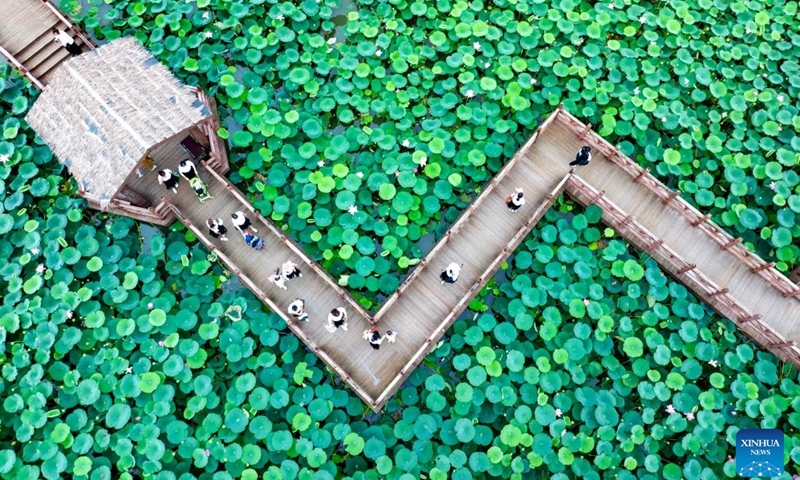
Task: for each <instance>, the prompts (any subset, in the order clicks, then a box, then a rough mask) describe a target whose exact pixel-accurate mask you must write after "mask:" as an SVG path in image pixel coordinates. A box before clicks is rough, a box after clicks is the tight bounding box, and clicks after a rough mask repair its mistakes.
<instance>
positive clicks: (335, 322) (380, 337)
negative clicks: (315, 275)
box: [276, 272, 397, 350]
mask: <svg viewBox="0 0 800 480" xmlns="http://www.w3.org/2000/svg"><path fill="white" fill-rule="evenodd" d="M276 274H277V272H276ZM286 311H287V312H288V313H289V315H291V316H292V317H293V318H294V319H295V320H297V321H298V322H307V321H308V320H309V317H308V312H306V301H305V300H303V299H302V298H295V299H294V300H292V302H291V303H290V304H289V307H288V308H287V309H286ZM325 330H327V331H329V332H330V333H334V332H336V331H337V330H342V331H344V332H346V331H347V311H346V310H345V309H344V307H337V308H334V309H333V310H331V311H330V312H329V313H328V321H327V323H326V324H325ZM363 337H364V340H366V341H367V342H368V343H369V345H370V346H371V347H372V348H373V349H375V350H379V349H380V348H381V344H382V343H383V342H384V341H387V342H389V343H394V342H395V341H396V340H397V333H396V332H394V331H392V330H387V331H386V333H385V334H381V332H380V330H378V327H373V328H371V329H369V330H365V331H364V334H363Z"/></svg>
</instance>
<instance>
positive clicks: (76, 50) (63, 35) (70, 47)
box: [51, 28, 83, 57]
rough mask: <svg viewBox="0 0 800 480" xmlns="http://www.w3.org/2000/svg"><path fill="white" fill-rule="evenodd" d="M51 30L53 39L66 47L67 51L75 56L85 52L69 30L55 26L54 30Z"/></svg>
mask: <svg viewBox="0 0 800 480" xmlns="http://www.w3.org/2000/svg"><path fill="white" fill-rule="evenodd" d="M51 32H52V33H53V41H54V42H58V43H60V44H61V46H62V47H64V48H66V49H67V51H68V52H69V53H70V55H72V56H73V57H75V56H78V55H80V54H81V53H83V52H82V51H81V46H80V45H78V44H77V43H75V40H74V39H73V38H72V37H70V36H69V34H68V33H67V32H65V31H63V30H59V29H57V28H54V29H53V30H51Z"/></svg>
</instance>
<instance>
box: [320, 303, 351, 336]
mask: <svg viewBox="0 0 800 480" xmlns="http://www.w3.org/2000/svg"><path fill="white" fill-rule="evenodd" d="M338 328H341V329H342V330H344V331H345V332H346V331H347V312H346V311H345V310H344V307H338V308H334V309H333V310H331V313H329V314H328V324H327V325H325V329H326V330H328V331H329V332H331V333H333V332H335V331H336V329H338Z"/></svg>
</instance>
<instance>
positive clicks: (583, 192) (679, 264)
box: [566, 175, 800, 364]
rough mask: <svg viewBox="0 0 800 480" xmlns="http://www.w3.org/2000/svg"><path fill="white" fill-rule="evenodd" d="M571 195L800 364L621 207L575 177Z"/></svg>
mask: <svg viewBox="0 0 800 480" xmlns="http://www.w3.org/2000/svg"><path fill="white" fill-rule="evenodd" d="M566 191H567V193H568V194H569V195H570V196H571V197H573V198H575V199H576V200H577V201H578V202H579V203H581V204H583V205H591V204H594V205H597V206H599V207H600V208H601V209H602V210H603V220H604V221H605V223H606V224H608V225H609V226H611V227H612V228H614V229H615V230H616V231H617V232H619V233H620V234H621V235H622V236H623V237H625V238H626V239H627V240H628V241H630V242H631V243H633V244H634V245H636V246H637V247H638V248H640V249H641V250H643V251H645V252H647V253H648V254H649V255H651V256H653V257H654V258H656V259H657V260H659V264H661V265H662V266H664V268H666V269H667V270H669V271H670V272H671V273H672V274H673V275H674V276H675V277H676V278H678V279H679V280H681V281H684V282H687V283H690V284H692V285H694V286H695V287H694V288H692V290H694V292H695V293H697V294H698V295H699V296H700V297H701V298H702V299H703V301H705V302H706V303H708V304H709V305H711V306H712V307H713V308H714V309H716V310H717V311H718V312H720V313H721V314H722V315H724V316H726V317H728V318H730V319H731V320H732V321H733V322H734V323H736V324H737V326H738V327H739V328H741V329H742V330H743V331H745V332H746V333H748V334H750V335H751V336H752V337H753V338H754V339H756V341H757V342H758V343H760V344H762V345H763V346H764V347H766V348H767V349H769V350H771V351H772V352H773V353H775V354H776V355H778V356H779V357H781V358H782V359H783V360H786V361H791V362H793V363H795V364H797V363H798V362H800V349H798V348H797V346H796V345H795V343H794V342H792V341H788V340H787V339H786V338H785V337H783V336H782V335H781V334H779V333H778V332H777V331H775V330H774V329H773V328H772V327H770V326H769V325H768V324H766V323H764V322H763V321H761V320H762V316H761V315H756V314H754V313H753V312H751V311H749V310H748V309H747V308H746V307H744V306H743V305H742V304H741V303H739V302H738V301H737V300H736V299H735V298H734V297H733V296H732V295H731V294H730V293H729V292H728V289H727V288H721V287H720V286H719V285H717V284H715V283H714V282H713V281H712V280H711V279H709V278H708V277H707V276H705V275H704V274H703V273H702V272H700V270H699V269H697V266H696V265H694V264H690V263H689V262H687V261H686V260H685V259H684V258H682V257H681V256H680V255H678V254H677V253H676V252H675V251H674V250H672V249H671V248H669V246H668V245H666V244H665V243H664V242H663V240H662V239H659V238H657V237H656V236H655V235H654V234H653V233H652V232H650V231H649V230H647V229H646V228H645V227H644V226H643V225H641V224H640V223H639V222H637V221H636V220H635V219H634V218H633V216H631V215H629V214H627V213H626V212H624V211H623V210H622V209H621V208H619V206H617V205H616V204H615V203H614V202H612V201H611V200H610V199H608V197H606V196H605V194H604V192H602V191H598V190H597V189H596V188H594V187H592V186H591V185H590V184H589V183H587V182H586V181H584V180H583V179H581V178H580V177H578V176H574V175H573V176H571V177H570V178H569V181H568V182H567V188H566Z"/></svg>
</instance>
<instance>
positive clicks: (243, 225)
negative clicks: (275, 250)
mask: <svg viewBox="0 0 800 480" xmlns="http://www.w3.org/2000/svg"><path fill="white" fill-rule="evenodd" d="M231 222H233V226H234V227H236V228H238V229H239V231H240V232H242V233H244V231H245V230H248V229H249V230H252V231H254V232H258V229H257V228H256V227H254V226H253V223H252V222H250V219H249V218H247V217H245V216H244V213H243V212H242V211H241V210H239V211H238V212H234V213H232V214H231Z"/></svg>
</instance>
